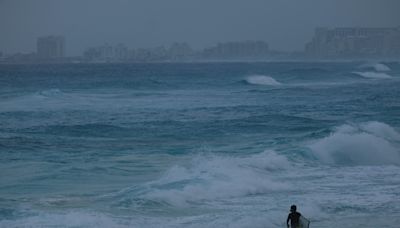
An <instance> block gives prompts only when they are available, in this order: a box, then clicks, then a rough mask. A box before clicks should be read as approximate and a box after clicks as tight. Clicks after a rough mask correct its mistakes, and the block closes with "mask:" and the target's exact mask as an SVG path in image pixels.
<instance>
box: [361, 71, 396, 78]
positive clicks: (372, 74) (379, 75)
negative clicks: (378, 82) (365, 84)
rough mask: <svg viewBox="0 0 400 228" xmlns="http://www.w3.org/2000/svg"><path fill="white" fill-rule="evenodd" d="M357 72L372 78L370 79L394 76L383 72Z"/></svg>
mask: <svg viewBox="0 0 400 228" xmlns="http://www.w3.org/2000/svg"><path fill="white" fill-rule="evenodd" d="M354 73H355V74H358V75H360V76H361V77H364V78H370V79H389V78H392V76H390V75H388V74H386V73H382V72H354Z"/></svg>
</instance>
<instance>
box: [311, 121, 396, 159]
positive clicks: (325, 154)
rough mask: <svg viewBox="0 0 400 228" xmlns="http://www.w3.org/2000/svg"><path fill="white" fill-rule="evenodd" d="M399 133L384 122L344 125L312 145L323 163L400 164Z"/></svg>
mask: <svg viewBox="0 0 400 228" xmlns="http://www.w3.org/2000/svg"><path fill="white" fill-rule="evenodd" d="M399 144H400V133H399V132H397V131H396V130H395V129H393V128H392V127H391V126H389V125H387V124H385V123H381V122H367V123H363V124H360V125H356V126H354V125H348V124H346V125H342V126H340V127H338V128H337V129H336V130H335V132H333V133H332V134H331V135H329V136H327V137H325V138H323V139H320V140H318V141H316V142H314V143H313V144H311V145H310V146H309V148H310V149H311V151H312V152H313V154H314V155H315V156H316V157H317V158H318V159H320V160H321V161H322V162H324V163H328V164H339V165H400V151H399V149H398V148H399Z"/></svg>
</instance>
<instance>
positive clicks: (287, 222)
mask: <svg viewBox="0 0 400 228" xmlns="http://www.w3.org/2000/svg"><path fill="white" fill-rule="evenodd" d="M289 220H290V214H289V215H288V216H287V219H286V225H287V227H289Z"/></svg>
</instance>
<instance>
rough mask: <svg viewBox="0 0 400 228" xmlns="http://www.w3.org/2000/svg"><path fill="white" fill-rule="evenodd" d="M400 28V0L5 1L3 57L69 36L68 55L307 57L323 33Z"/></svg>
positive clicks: (0, 6) (0, 31)
mask: <svg viewBox="0 0 400 228" xmlns="http://www.w3.org/2000/svg"><path fill="white" fill-rule="evenodd" d="M399 25H400V0H0V51H3V52H5V53H13V52H31V51H35V49H36V38H37V37H39V36H44V35H64V36H65V37H66V42H67V43H66V46H67V47H66V49H67V50H66V51H67V55H80V54H81V53H82V51H83V50H84V49H85V48H86V47H89V46H96V45H101V44H104V43H105V42H108V43H110V44H116V43H119V42H122V43H125V44H126V45H127V46H128V47H130V48H136V47H153V46H158V45H169V44H171V43H172V42H174V41H186V42H188V43H189V44H190V45H191V46H192V47H194V48H202V47H206V46H211V45H213V44H215V43H217V42H222V41H240V40H265V41H267V42H268V43H269V44H270V47H271V48H273V49H278V50H302V49H303V47H304V43H305V42H307V41H308V40H309V39H310V38H311V37H312V35H313V31H314V28H315V27H317V26H329V27H337V26H372V27H379V26H399Z"/></svg>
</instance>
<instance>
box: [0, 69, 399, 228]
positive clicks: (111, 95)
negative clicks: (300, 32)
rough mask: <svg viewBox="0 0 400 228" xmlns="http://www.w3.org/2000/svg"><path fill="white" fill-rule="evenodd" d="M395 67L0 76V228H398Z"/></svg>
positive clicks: (16, 72) (13, 72)
mask: <svg viewBox="0 0 400 228" xmlns="http://www.w3.org/2000/svg"><path fill="white" fill-rule="evenodd" d="M399 79H400V63H397V62H379V63H378V62H377V63H364V62H345V63H340V62H334V63H329V62H319V63H301V62H297V63H296V62H288V63H285V62H282V63H260V62H258V63H251V62H247V63H185V64H179V63H154V64H65V65H64V64H59V65H0V159H1V163H0V168H1V174H0V227H7V228H8V227H140V228H141V227H185V228H186V227H233V228H236V227H238V228H241V227H272V228H274V227H286V217H287V214H288V213H289V208H290V206H291V205H292V204H296V205H297V207H298V210H299V211H300V212H301V213H302V214H303V215H304V216H305V217H307V218H309V219H310V221H311V227H371V228H373V227H393V228H395V227H398V226H399V224H400V115H399V114H400V102H399V101H400V89H399V88H400V80H399Z"/></svg>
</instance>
